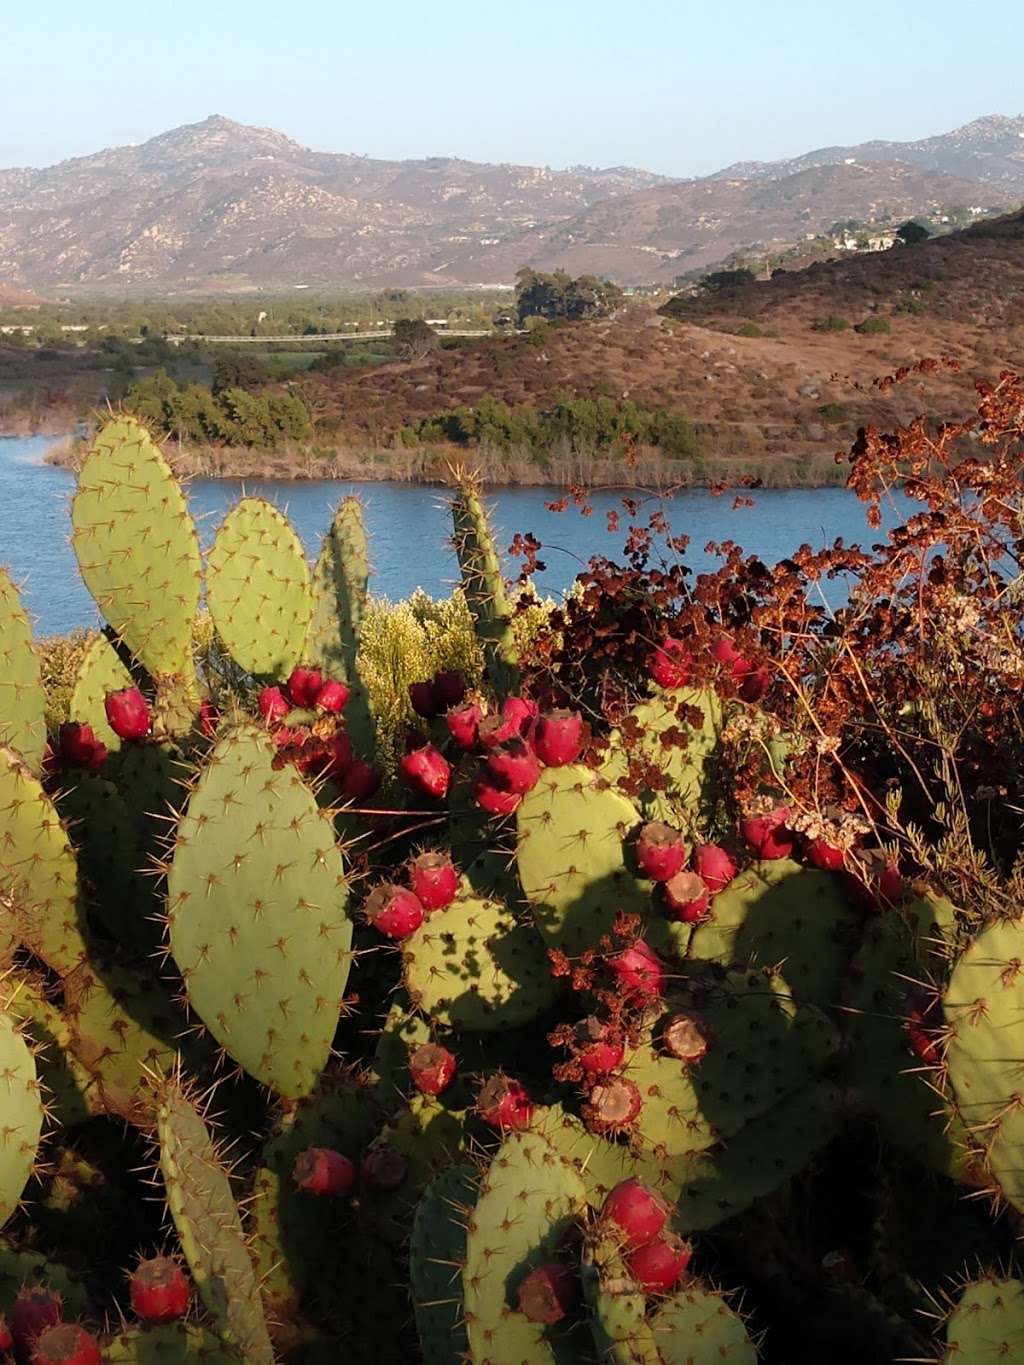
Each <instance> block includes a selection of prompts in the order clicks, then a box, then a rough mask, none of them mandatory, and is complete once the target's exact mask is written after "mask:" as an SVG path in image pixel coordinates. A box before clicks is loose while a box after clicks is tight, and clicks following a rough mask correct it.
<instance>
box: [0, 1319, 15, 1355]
mask: <svg viewBox="0 0 1024 1365" xmlns="http://www.w3.org/2000/svg"><path fill="white" fill-rule="evenodd" d="M13 1349H14V1338H13V1337H12V1336H11V1329H10V1328H9V1327H8V1326H7V1319H6V1318H5V1317H4V1315H3V1313H0V1351H13Z"/></svg>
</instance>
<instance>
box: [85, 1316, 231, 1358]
mask: <svg viewBox="0 0 1024 1365" xmlns="http://www.w3.org/2000/svg"><path fill="white" fill-rule="evenodd" d="M103 1358H104V1360H105V1361H106V1362H107V1365H243V1362H242V1359H241V1357H240V1356H239V1354H238V1352H237V1351H235V1350H234V1349H233V1348H232V1347H230V1346H226V1345H225V1344H224V1343H223V1342H222V1341H218V1340H217V1338H216V1337H215V1336H214V1335H213V1333H212V1332H207V1331H206V1330H205V1328H203V1327H198V1326H193V1325H192V1324H191V1323H185V1322H173V1323H167V1324H166V1325H165V1326H163V1327H136V1328H133V1329H132V1330H131V1331H130V1332H123V1333H122V1334H121V1336H119V1337H115V1339H114V1340H113V1341H112V1342H111V1343H110V1345H109V1346H105V1347H104V1348H103Z"/></svg>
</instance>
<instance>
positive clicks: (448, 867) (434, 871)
mask: <svg viewBox="0 0 1024 1365" xmlns="http://www.w3.org/2000/svg"><path fill="white" fill-rule="evenodd" d="M409 885H410V886H411V887H412V889H413V893H414V894H415V895H416V896H418V897H419V899H420V901H421V902H422V904H423V907H424V909H426V910H443V909H444V908H445V906H448V905H451V903H452V901H453V900H454V899H455V893H456V892H457V891H458V889H459V873H458V870H457V868H456V866H455V864H454V863H453V862H452V860H451V858H449V857H448V855H447V853H421V854H420V855H419V857H418V858H414V859H413V860H412V862H411V863H410V864H409Z"/></svg>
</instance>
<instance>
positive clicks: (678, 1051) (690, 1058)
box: [661, 1010, 711, 1066]
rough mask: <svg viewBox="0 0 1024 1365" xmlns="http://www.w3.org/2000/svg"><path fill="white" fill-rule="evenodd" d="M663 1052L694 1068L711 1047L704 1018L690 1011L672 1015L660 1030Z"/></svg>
mask: <svg viewBox="0 0 1024 1365" xmlns="http://www.w3.org/2000/svg"><path fill="white" fill-rule="evenodd" d="M661 1037H662V1042H663V1043H664V1044H665V1051H666V1052H670V1053H671V1054H672V1056H673V1057H678V1058H679V1060H680V1061H681V1062H685V1063H686V1064H687V1065H688V1066H695V1065H696V1063H697V1062H699V1061H700V1060H701V1058H702V1057H703V1056H704V1055H705V1054H706V1052H707V1050H708V1048H709V1047H710V1045H711V1031H710V1029H709V1028H708V1026H707V1022H706V1021H705V1020H704V1018H703V1017H702V1016H701V1015H699V1014H696V1013H695V1012H694V1011H692V1010H680V1011H679V1012H678V1014H673V1015H672V1017H671V1019H669V1020H668V1022H667V1023H666V1025H665V1027H664V1029H663V1030H662V1034H661Z"/></svg>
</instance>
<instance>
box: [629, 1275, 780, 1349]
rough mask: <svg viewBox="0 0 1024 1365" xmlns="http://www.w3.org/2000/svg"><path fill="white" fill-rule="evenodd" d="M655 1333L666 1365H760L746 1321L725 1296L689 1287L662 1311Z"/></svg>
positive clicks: (653, 1326) (653, 1324) (655, 1321)
mask: <svg viewBox="0 0 1024 1365" xmlns="http://www.w3.org/2000/svg"><path fill="white" fill-rule="evenodd" d="M651 1330H652V1332H653V1335H654V1340H655V1342H656V1344H657V1348H658V1350H659V1351H660V1352H661V1359H662V1361H663V1365H719V1362H720V1361H723V1360H727V1361H729V1363H730V1365H756V1362H757V1351H756V1349H755V1347H754V1343H753V1342H752V1341H751V1340H750V1338H749V1337H748V1336H747V1329H746V1327H745V1326H744V1325H743V1319H742V1318H741V1317H740V1316H739V1315H738V1314H737V1313H735V1312H734V1311H733V1310H732V1309H731V1308H730V1307H729V1305H728V1304H727V1303H726V1301H725V1299H724V1298H723V1297H722V1295H721V1294H716V1293H714V1292H713V1291H712V1290H709V1289H703V1288H701V1287H700V1286H699V1285H696V1284H691V1285H687V1286H686V1288H685V1289H678V1290H676V1292H675V1293H674V1294H673V1295H672V1296H671V1297H670V1298H668V1299H666V1300H665V1301H664V1302H663V1303H661V1304H660V1305H659V1307H658V1310H657V1312H656V1313H655V1314H654V1317H653V1318H652V1319H651Z"/></svg>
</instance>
